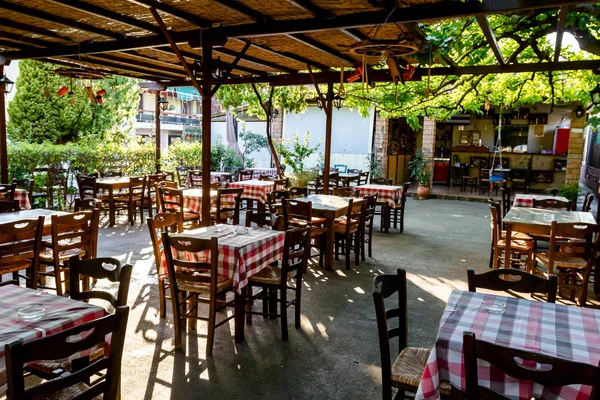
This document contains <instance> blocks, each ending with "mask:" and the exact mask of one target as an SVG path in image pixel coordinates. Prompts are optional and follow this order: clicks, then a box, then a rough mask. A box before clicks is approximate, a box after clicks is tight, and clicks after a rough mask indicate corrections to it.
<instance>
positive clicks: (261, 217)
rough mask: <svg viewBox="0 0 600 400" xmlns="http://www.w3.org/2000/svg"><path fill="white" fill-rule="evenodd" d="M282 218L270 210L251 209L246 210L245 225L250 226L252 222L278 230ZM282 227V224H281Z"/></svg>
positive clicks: (261, 226)
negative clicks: (257, 210) (260, 211)
mask: <svg viewBox="0 0 600 400" xmlns="http://www.w3.org/2000/svg"><path fill="white" fill-rule="evenodd" d="M281 222H282V220H281V217H280V216H278V215H276V214H273V213H270V212H262V213H259V212H256V211H253V210H249V211H246V227H247V228H250V227H251V226H252V224H254V225H256V226H257V227H259V228H271V229H273V230H280V229H279V228H280V226H281V225H282V224H281ZM281 227H282V226H281Z"/></svg>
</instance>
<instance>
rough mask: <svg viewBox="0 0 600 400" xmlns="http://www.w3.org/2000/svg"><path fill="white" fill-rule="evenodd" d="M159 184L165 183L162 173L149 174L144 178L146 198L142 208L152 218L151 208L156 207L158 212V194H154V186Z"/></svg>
mask: <svg viewBox="0 0 600 400" xmlns="http://www.w3.org/2000/svg"><path fill="white" fill-rule="evenodd" d="M160 182H172V181H167V175H166V174H165V173H164V172H160V173H158V174H150V175H148V176H147V177H146V196H145V199H144V206H145V208H146V209H147V210H148V216H149V217H150V218H152V213H153V211H152V210H153V208H154V206H156V212H159V205H158V194H157V193H156V185H157V184H159V183H160Z"/></svg>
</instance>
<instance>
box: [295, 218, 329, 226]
mask: <svg viewBox="0 0 600 400" xmlns="http://www.w3.org/2000/svg"><path fill="white" fill-rule="evenodd" d="M325 221H326V220H325V218H317V217H313V218H312V219H311V223H312V225H313V226H314V225H323V224H324V223H325ZM290 222H291V223H292V224H294V225H297V226H306V221H305V220H303V219H299V218H290Z"/></svg>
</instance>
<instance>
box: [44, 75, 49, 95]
mask: <svg viewBox="0 0 600 400" xmlns="http://www.w3.org/2000/svg"><path fill="white" fill-rule="evenodd" d="M44 96H46V98H49V97H50V90H48V75H46V86H45V87H44Z"/></svg>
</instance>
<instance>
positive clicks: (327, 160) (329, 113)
mask: <svg viewBox="0 0 600 400" xmlns="http://www.w3.org/2000/svg"><path fill="white" fill-rule="evenodd" d="M323 109H324V110H325V156H324V157H323V158H324V159H323V163H324V166H323V193H324V194H329V167H330V165H331V132H332V129H331V128H332V119H333V83H331V82H330V83H328V84H327V99H326V102H325V103H324V107H323ZM346 245H348V244H346ZM328 246H329V244H328ZM331 261H332V262H333V260H331ZM325 264H326V265H327V264H328V263H327V262H326V263H325ZM329 265H331V263H330V264H329Z"/></svg>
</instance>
